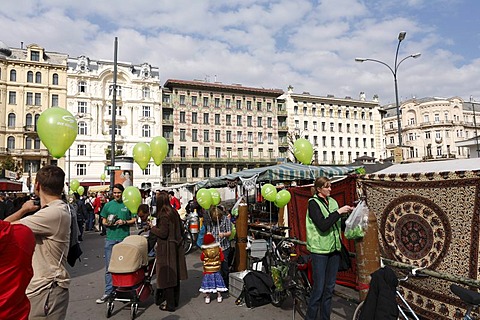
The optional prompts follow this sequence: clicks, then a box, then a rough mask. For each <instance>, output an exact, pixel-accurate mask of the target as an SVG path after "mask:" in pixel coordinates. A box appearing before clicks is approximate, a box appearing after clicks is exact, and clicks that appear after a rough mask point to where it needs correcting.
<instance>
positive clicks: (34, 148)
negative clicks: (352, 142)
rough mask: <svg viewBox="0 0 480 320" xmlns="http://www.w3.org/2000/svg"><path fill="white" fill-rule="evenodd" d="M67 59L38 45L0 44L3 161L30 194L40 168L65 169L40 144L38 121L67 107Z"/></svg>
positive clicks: (0, 142) (1, 153)
mask: <svg viewBox="0 0 480 320" xmlns="http://www.w3.org/2000/svg"><path fill="white" fill-rule="evenodd" d="M67 58H68V56H67V54H63V53H57V52H50V51H47V50H45V48H43V47H41V46H39V45H37V44H30V45H28V46H26V47H24V46H23V43H22V44H21V47H20V48H11V47H8V46H7V45H5V44H4V43H3V42H0V160H1V161H4V160H5V159H6V158H10V159H11V160H13V161H14V163H15V171H16V172H17V177H18V178H19V180H23V181H24V187H26V188H27V189H28V190H29V191H32V185H33V181H34V180H33V179H34V176H35V174H36V172H37V171H38V170H39V169H40V167H41V166H44V165H46V164H58V165H59V166H63V160H62V159H63V158H62V159H60V160H58V161H57V160H56V159H53V158H52V157H51V156H50V155H49V153H48V150H47V149H46V148H45V146H44V145H43V144H42V143H41V141H40V138H39V137H38V134H37V132H36V122H37V120H38V118H39V117H40V114H41V113H42V111H44V110H46V109H48V108H50V107H61V108H66V106H67V90H66V87H67V86H66V83H67V72H66V71H67ZM25 191H27V190H25Z"/></svg>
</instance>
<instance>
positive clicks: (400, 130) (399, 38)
mask: <svg viewBox="0 0 480 320" xmlns="http://www.w3.org/2000/svg"><path fill="white" fill-rule="evenodd" d="M406 34H407V33H406V32H405V31H402V32H400V33H399V34H398V44H397V51H396V52H395V64H394V67H393V68H392V67H390V66H389V65H388V64H386V63H385V62H383V61H380V60H377V59H370V58H355V61H357V62H365V61H372V62H377V63H380V64H383V65H384V66H386V67H387V68H388V69H389V70H390V71H391V72H392V75H393V82H394V84H395V106H396V112H397V125H398V145H399V147H402V123H401V121H400V103H399V101H398V84H397V72H398V67H399V66H400V64H401V63H402V62H403V61H405V60H407V59H408V58H415V59H416V58H418V57H420V55H421V53H415V54H411V55H409V56H406V57H405V58H403V59H402V60H400V62H398V49H399V48H400V43H401V42H402V41H403V39H405V36H406Z"/></svg>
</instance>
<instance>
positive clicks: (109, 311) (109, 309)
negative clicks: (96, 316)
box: [106, 301, 114, 318]
mask: <svg viewBox="0 0 480 320" xmlns="http://www.w3.org/2000/svg"><path fill="white" fill-rule="evenodd" d="M113 307H114V306H113V302H110V301H109V302H107V314H106V316H107V318H110V317H111V316H112V313H113Z"/></svg>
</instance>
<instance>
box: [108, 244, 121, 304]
mask: <svg viewBox="0 0 480 320" xmlns="http://www.w3.org/2000/svg"><path fill="white" fill-rule="evenodd" d="M120 242H121V241H120V240H106V239H105V294H111V293H112V292H113V285H112V274H111V273H110V272H108V265H109V264H110V258H111V256H112V248H113V246H114V245H116V244H117V243H120Z"/></svg>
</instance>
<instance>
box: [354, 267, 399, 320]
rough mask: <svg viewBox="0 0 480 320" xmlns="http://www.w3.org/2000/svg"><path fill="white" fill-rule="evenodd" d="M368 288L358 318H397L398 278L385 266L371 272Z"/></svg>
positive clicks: (361, 319) (380, 319)
mask: <svg viewBox="0 0 480 320" xmlns="http://www.w3.org/2000/svg"><path fill="white" fill-rule="evenodd" d="M371 277H372V279H371V280H370V289H369V290H368V294H367V297H366V298H365V302H364V304H363V308H362V313H361V314H360V318H359V319H360V320H390V319H392V320H397V319H398V307H397V302H396V289H397V285H398V278H397V276H396V275H395V272H393V270H392V269H391V268H389V267H387V266H385V267H383V268H380V269H378V270H377V271H375V272H374V273H372V274H371Z"/></svg>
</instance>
